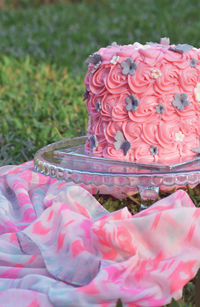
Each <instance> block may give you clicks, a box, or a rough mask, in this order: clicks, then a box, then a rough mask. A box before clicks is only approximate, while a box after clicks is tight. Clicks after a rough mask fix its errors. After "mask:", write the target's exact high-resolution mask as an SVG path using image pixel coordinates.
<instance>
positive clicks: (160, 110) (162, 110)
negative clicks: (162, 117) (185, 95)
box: [156, 103, 165, 114]
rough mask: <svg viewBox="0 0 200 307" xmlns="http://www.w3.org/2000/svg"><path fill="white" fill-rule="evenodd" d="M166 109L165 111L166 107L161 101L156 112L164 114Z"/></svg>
mask: <svg viewBox="0 0 200 307" xmlns="http://www.w3.org/2000/svg"><path fill="white" fill-rule="evenodd" d="M164 111H165V107H164V106H163V105H162V104H161V103H160V104H158V105H157V106H156V112H157V113H158V114H161V113H162V114H163V113H164Z"/></svg>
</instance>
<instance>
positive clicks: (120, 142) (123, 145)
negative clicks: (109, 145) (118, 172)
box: [114, 130, 131, 156]
mask: <svg viewBox="0 0 200 307" xmlns="http://www.w3.org/2000/svg"><path fill="white" fill-rule="evenodd" d="M115 140H116V142H115V143H114V146H115V149H116V150H119V149H122V150H123V152H124V155H125V156H126V154H127V152H128V151H129V149H130V148H131V143H130V142H128V141H127V140H126V139H125V137H124V135H123V133H122V132H121V131H120V130H118V131H117V132H116V134H115Z"/></svg>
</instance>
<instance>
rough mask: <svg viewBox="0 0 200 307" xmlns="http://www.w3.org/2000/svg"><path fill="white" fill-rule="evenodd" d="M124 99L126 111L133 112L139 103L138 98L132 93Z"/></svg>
mask: <svg viewBox="0 0 200 307" xmlns="http://www.w3.org/2000/svg"><path fill="white" fill-rule="evenodd" d="M125 101H126V103H127V106H126V110H128V111H133V112H135V111H136V110H137V108H138V106H139V104H140V101H139V99H137V97H136V96H135V95H134V94H132V95H130V96H129V97H127V98H126V99H125Z"/></svg>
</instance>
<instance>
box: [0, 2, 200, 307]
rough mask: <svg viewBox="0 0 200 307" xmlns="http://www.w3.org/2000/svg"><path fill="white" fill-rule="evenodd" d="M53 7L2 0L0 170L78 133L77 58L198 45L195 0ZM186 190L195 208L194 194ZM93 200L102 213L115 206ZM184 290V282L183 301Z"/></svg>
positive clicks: (80, 73) (81, 123)
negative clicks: (150, 44) (113, 49)
mask: <svg viewBox="0 0 200 307" xmlns="http://www.w3.org/2000/svg"><path fill="white" fill-rule="evenodd" d="M58 2H59V1H58ZM61 2H63V3H55V4H52V5H48V6H40V5H39V1H37V0H33V1H25V0H24V1H20V0H18V1H17V0H16V1H7V2H6V5H5V9H4V10H3V11H0V29H1V31H0V115H1V121H0V165H6V164H20V163H22V162H24V161H27V160H31V159H33V156H34V153H35V152H36V151H37V149H39V148H41V147H43V146H44V145H46V144H49V143H52V142H55V141H58V140H60V139H61V138H65V137H74V136H79V135H84V134H85V133H86V127H87V112H86V108H85V102H83V100H82V96H83V92H84V83H83V80H84V74H85V72H86V69H87V65H86V63H85V59H86V58H87V56H88V55H89V54H91V53H93V52H94V51H96V50H97V49H98V48H99V47H101V46H106V45H108V44H110V43H111V42H113V41H116V42H118V43H119V44H128V43H133V42H134V41H139V42H141V43H145V42H146V41H159V40H160V37H165V36H167V37H170V40H171V42H172V43H189V44H192V45H194V46H196V47H200V44H199V33H200V19H199V9H200V2H199V1H197V0H191V1H190V2H188V1H186V0H179V1H178V0H174V1H171V0H138V1H133V0H107V1H106V0H93V1H92V0H90V1H89V0H88V1H86V0H85V1H67V0H66V1H64V0H63V1H61ZM12 3H14V4H13V5H12ZM30 3H31V4H30ZM9 6H10V7H13V8H12V9H11V8H9ZM187 191H188V192H189V194H190V196H191V197H192V198H193V200H194V202H195V203H196V204H197V205H198V204H199V202H200V192H199V188H197V189H195V190H190V189H189V190H187ZM164 196H165V195H164ZM99 200H100V201H101V202H102V203H104V205H105V206H106V207H107V208H108V209H110V210H115V209H116V207H118V206H119V202H117V203H116V201H115V202H113V201H112V200H111V198H108V199H106V200H105V198H102V196H99ZM131 201H132V202H134V200H133V199H132V200H131ZM129 203H130V199H129ZM136 204H137V200H136ZM122 205H126V201H124V203H123V204H122ZM192 291H193V284H192V283H190V284H189V285H188V286H187V288H186V289H185V293H186V295H185V297H190V302H192V299H193V298H191V295H193V294H191V293H192ZM192 297H193V296H192ZM174 304H176V303H174ZM180 304H181V303H180ZM174 306H179V305H174ZM180 306H184V305H180ZM187 306H190V305H189V303H187ZM191 306H192V305H191Z"/></svg>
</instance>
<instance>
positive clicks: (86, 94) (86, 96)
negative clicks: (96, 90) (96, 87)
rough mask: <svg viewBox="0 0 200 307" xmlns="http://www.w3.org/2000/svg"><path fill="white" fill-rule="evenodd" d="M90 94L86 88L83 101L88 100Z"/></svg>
mask: <svg viewBox="0 0 200 307" xmlns="http://www.w3.org/2000/svg"><path fill="white" fill-rule="evenodd" d="M89 94H90V92H89V91H87V90H86V91H85V93H84V94H83V101H85V100H88V98H89Z"/></svg>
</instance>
